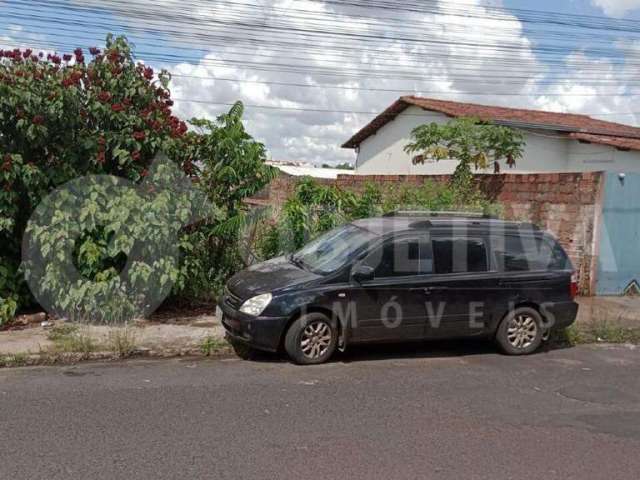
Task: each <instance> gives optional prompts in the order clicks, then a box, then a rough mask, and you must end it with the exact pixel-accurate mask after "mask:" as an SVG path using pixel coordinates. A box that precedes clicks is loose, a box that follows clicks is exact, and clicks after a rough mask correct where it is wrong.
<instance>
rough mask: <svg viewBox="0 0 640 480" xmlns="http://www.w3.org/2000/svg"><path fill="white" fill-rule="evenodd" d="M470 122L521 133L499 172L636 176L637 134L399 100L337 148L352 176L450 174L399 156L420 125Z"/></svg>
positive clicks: (448, 164)
mask: <svg viewBox="0 0 640 480" xmlns="http://www.w3.org/2000/svg"><path fill="white" fill-rule="evenodd" d="M456 117H476V118H481V119H483V120H487V121H492V122H493V123H495V124H499V125H506V126H510V127H514V128H518V129H520V130H522V131H523V132H524V134H525V141H526V147H525V149H524V155H523V158H521V159H519V160H518V161H517V164H516V166H515V167H514V168H513V169H511V170H510V169H509V167H508V166H507V165H500V167H501V168H500V169H501V171H502V172H507V171H510V172H513V173H532V172H585V171H600V170H602V171H611V172H640V128H636V127H632V126H629V125H622V124H619V123H613V122H606V121H603V120H597V119H594V118H591V117H588V116H586V115H574V114H568V113H554V112H544V111H540V110H524V109H517V108H504V107H494V106H485V105H477V104H471V103H462V102H451V101H445V100H435V99H429V98H421V97H414V96H405V97H401V98H400V99H398V100H397V101H396V102H394V103H393V104H392V105H391V106H390V107H389V108H387V109H386V110H385V111H384V112H382V113H381V114H380V115H378V116H377V117H376V118H375V119H373V120H372V121H371V122H370V123H369V124H368V125H366V126H365V127H364V128H362V130H360V131H359V132H358V133H356V134H355V135H354V136H353V137H351V139H349V140H348V141H347V142H346V143H345V144H344V145H343V148H353V149H355V150H356V152H357V160H356V170H355V173H356V174H357V175H372V174H376V175H382V174H393V175H409V174H413V175H420V174H448V173H452V172H453V170H454V169H455V166H456V164H457V162H456V161H454V160H443V161H439V162H429V163H425V164H418V165H414V164H413V162H412V157H413V155H411V154H408V153H406V152H405V151H404V147H405V146H406V145H407V144H408V143H409V142H410V140H411V132H412V130H413V129H414V128H415V127H417V126H419V125H423V124H425V123H431V122H436V123H444V122H447V121H449V120H450V119H451V118H456Z"/></svg>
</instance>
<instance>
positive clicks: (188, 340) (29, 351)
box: [0, 297, 640, 367]
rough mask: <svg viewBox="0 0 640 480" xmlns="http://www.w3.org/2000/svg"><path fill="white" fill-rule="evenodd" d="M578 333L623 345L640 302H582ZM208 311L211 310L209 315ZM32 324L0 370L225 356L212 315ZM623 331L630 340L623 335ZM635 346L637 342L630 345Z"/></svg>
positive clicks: (10, 343) (6, 347)
mask: <svg viewBox="0 0 640 480" xmlns="http://www.w3.org/2000/svg"><path fill="white" fill-rule="evenodd" d="M578 302H579V304H580V310H579V314H578V320H577V323H576V328H577V330H578V331H583V332H591V333H593V332H596V334H595V337H594V335H591V336H584V335H583V336H582V338H583V341H587V342H588V341H590V340H588V339H589V338H596V339H597V340H598V341H600V338H601V337H602V341H608V339H607V336H609V337H611V338H614V337H615V338H617V339H619V341H623V342H624V341H626V340H627V339H629V338H633V339H637V338H640V297H582V298H579V299H578ZM209 311H210V310H209ZM41 315H42V318H41V317H40V316H35V318H36V319H37V321H36V323H34V324H32V325H27V326H26V327H25V328H24V329H21V330H9V331H4V332H0V367H1V366H3V365H4V366H7V365H23V364H36V363H68V362H75V361H79V360H86V359H110V358H122V357H127V356H132V355H144V356H152V357H171V356H181V355H219V354H224V353H229V352H230V351H231V350H230V347H229V345H228V344H227V343H226V342H225V341H224V329H223V328H222V326H221V325H220V320H219V319H218V318H216V317H215V316H213V315H209V314H197V313H194V312H191V313H189V316H184V315H181V314H180V312H177V313H176V312H169V313H164V314H160V315H157V316H155V317H154V318H152V320H151V321H146V320H144V321H136V322H134V323H133V324H132V325H131V326H129V327H127V328H122V327H108V326H77V325H73V324H69V323H65V322H62V321H56V322H53V326H49V327H43V326H41V325H40V323H39V321H40V320H41V319H43V318H44V314H41ZM625 330H627V331H629V332H631V331H633V335H631V336H630V335H626V334H625V332H624V331H625ZM634 343H635V340H634Z"/></svg>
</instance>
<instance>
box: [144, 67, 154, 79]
mask: <svg viewBox="0 0 640 480" xmlns="http://www.w3.org/2000/svg"><path fill="white" fill-rule="evenodd" d="M143 75H144V78H146V79H147V80H151V79H152V78H153V68H151V67H147V68H145V69H144V73H143Z"/></svg>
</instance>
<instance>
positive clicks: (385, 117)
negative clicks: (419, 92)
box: [342, 97, 412, 148]
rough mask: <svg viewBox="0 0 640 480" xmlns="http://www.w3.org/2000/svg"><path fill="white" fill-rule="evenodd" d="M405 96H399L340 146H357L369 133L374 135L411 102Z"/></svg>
mask: <svg viewBox="0 0 640 480" xmlns="http://www.w3.org/2000/svg"><path fill="white" fill-rule="evenodd" d="M406 98H407V97H400V98H399V99H398V100H396V101H395V102H393V103H392V104H391V105H390V106H389V107H388V108H387V109H386V110H385V111H383V112H382V113H380V114H379V115H377V116H376V117H375V118H374V119H373V120H371V121H370V122H369V123H368V124H366V125H365V126H364V127H362V128H361V129H360V130H358V132H357V133H356V134H355V135H353V136H352V137H351V138H350V139H349V140H347V141H346V142H345V143H343V144H342V148H358V147H359V146H360V144H361V143H362V142H364V141H365V140H366V139H367V138H369V137H370V136H371V135H374V134H375V133H376V132H377V131H378V130H379V129H380V128H382V127H383V126H385V125H386V124H387V123H389V122H391V121H392V120H394V119H395V118H396V117H397V116H398V115H400V114H401V113H402V112H403V111H405V110H406V109H407V108H408V107H409V106H411V104H412V103H411V102H409V101H407V100H406Z"/></svg>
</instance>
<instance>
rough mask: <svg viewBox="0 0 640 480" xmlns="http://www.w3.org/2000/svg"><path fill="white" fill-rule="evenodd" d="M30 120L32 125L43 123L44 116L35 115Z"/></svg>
mask: <svg viewBox="0 0 640 480" xmlns="http://www.w3.org/2000/svg"><path fill="white" fill-rule="evenodd" d="M31 121H32V122H33V124H34V125H42V124H43V123H44V117H43V116H42V115H36V116H35V117H33V119H32V120H31Z"/></svg>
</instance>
